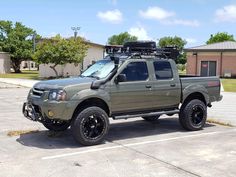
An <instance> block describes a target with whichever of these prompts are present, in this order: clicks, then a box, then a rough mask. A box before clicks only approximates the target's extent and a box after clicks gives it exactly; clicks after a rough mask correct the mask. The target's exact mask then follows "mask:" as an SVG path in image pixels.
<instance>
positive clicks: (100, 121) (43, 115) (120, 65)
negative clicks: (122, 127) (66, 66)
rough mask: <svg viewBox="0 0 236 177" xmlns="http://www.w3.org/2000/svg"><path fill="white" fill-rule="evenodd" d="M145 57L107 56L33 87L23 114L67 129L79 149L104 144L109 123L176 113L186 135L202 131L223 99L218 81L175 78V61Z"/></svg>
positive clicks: (52, 127) (53, 127) (47, 126)
mask: <svg viewBox="0 0 236 177" xmlns="http://www.w3.org/2000/svg"><path fill="white" fill-rule="evenodd" d="M139 49H140V47H139ZM148 51H149V50H148ZM144 53H145V52H143V50H141V52H140V53H139V55H138V54H137V51H136V53H135V54H133V55H132V54H130V53H129V55H127V54H126V53H122V54H119V55H118V54H116V55H115V54H113V55H108V56H107V57H106V58H104V59H102V60H100V61H97V62H96V63H95V64H94V65H92V66H91V67H89V68H88V69H87V70H86V71H85V72H83V73H82V74H81V75H80V76H78V77H73V78H66V79H56V80H48V81H42V82H39V83H37V84H35V85H34V86H33V88H32V89H31V90H30V92H29V94H28V98H27V102H25V103H24V105H23V114H24V115H25V117H27V118H29V119H31V120H33V121H38V122H41V123H42V124H43V125H44V126H45V127H46V128H47V129H49V130H53V131H63V130H66V129H67V128H68V127H71V129H72V135H73V137H74V139H75V140H76V141H78V142H79V143H80V144H83V145H95V144H99V143H101V142H102V141H103V140H104V138H105V136H106V134H107V133H108V129H109V118H113V119H127V118H132V117H142V118H143V119H144V120H147V121H156V120H157V119H158V118H159V117H160V116H161V115H163V114H166V115H169V116H171V115H173V114H178V115H179V122H180V124H181V125H182V127H183V128H185V129H186V130H192V131H195V130H200V129H202V128H203V126H204V124H205V122H206V118H207V107H211V103H212V102H215V101H220V100H221V99H222V96H221V95H220V86H221V83H220V80H219V78H218V77H198V76H189V77H188V76H179V74H178V70H177V67H176V63H175V61H174V60H173V59H170V58H168V57H162V56H160V55H159V56H158V55H143V54H144ZM120 133H122V132H120Z"/></svg>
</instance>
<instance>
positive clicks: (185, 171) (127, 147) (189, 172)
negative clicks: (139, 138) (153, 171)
mask: <svg viewBox="0 0 236 177" xmlns="http://www.w3.org/2000/svg"><path fill="white" fill-rule="evenodd" d="M110 142H111V143H114V144H116V145H119V146H122V147H123V148H125V149H128V150H130V151H134V152H136V153H138V154H141V155H144V156H146V157H149V158H151V159H153V160H155V161H158V162H161V163H163V164H166V165H168V166H169V167H172V168H175V169H177V170H179V171H182V172H184V173H187V174H190V175H193V176H197V177H201V176H200V175H198V174H196V173H194V172H191V171H189V170H186V169H184V168H182V167H179V166H176V165H174V164H171V163H169V162H167V161H165V160H162V159H159V158H157V157H155V156H152V155H149V154H147V153H144V152H142V151H139V150H137V149H135V148H132V147H130V146H126V145H123V144H120V143H117V142H112V141H110Z"/></svg>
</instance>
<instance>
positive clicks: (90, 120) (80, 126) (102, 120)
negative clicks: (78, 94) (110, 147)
mask: <svg viewBox="0 0 236 177" xmlns="http://www.w3.org/2000/svg"><path fill="white" fill-rule="evenodd" d="M71 130H72V134H73V137H74V139H75V140H76V141H77V142H79V143H80V144H82V145H86V146H91V145H96V144H100V143H102V142H103V141H104V138H105V136H106V134H107V132H108V130H109V118H108V116H107V113H106V112H105V111H104V110H103V109H101V108H99V107H95V106H93V107H88V108H85V109H84V110H83V111H81V112H79V113H78V114H77V115H76V117H75V119H74V121H73V123H72V125H71Z"/></svg>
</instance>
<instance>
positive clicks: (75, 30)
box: [71, 26, 80, 39]
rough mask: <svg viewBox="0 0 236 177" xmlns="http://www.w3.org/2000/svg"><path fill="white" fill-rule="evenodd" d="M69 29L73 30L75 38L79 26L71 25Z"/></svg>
mask: <svg viewBox="0 0 236 177" xmlns="http://www.w3.org/2000/svg"><path fill="white" fill-rule="evenodd" d="M71 29H72V30H73V31H74V38H75V39H76V37H77V34H78V31H79V30H80V27H74V26H73V27H71Z"/></svg>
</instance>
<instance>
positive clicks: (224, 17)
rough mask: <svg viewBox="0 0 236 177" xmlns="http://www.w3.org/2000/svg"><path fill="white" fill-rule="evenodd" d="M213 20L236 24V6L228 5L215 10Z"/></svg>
mask: <svg viewBox="0 0 236 177" xmlns="http://www.w3.org/2000/svg"><path fill="white" fill-rule="evenodd" d="M215 20H216V21H217V22H236V5H228V6H225V7H223V8H221V9H218V10H216V13H215Z"/></svg>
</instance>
